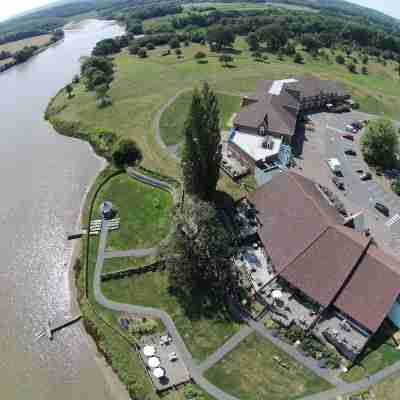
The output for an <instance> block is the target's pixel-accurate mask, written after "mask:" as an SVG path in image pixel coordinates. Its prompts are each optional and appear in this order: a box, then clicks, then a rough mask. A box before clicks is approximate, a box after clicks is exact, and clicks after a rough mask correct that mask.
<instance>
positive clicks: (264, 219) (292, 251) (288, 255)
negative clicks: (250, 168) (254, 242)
mask: <svg viewBox="0 0 400 400" xmlns="http://www.w3.org/2000/svg"><path fill="white" fill-rule="evenodd" d="M248 199H249V200H250V202H251V203H253V204H254V206H255V208H256V210H257V211H258V214H257V217H258V220H259V222H260V227H259V231H258V233H259V236H260V238H261V240H262V242H263V243H264V246H265V248H266V249H267V251H268V253H269V254H270V256H271V258H272V260H273V263H274V266H275V268H276V270H277V271H279V272H280V271H282V270H283V269H284V268H285V267H286V266H287V265H288V264H290V262H292V261H293V260H294V259H295V258H296V257H297V256H298V255H299V254H300V253H302V252H303V251H304V250H305V249H306V248H307V247H308V246H310V245H311V244H312V243H313V242H314V240H316V239H317V238H318V237H319V236H320V235H321V234H322V233H323V232H324V231H325V230H326V229H327V228H328V227H329V226H331V225H333V224H340V223H343V218H342V217H341V216H340V215H339V214H338V213H337V212H336V211H335V210H333V211H334V212H332V209H331V208H328V205H326V206H325V205H323V204H322V203H323V202H325V200H324V199H323V198H322V197H321V195H320V192H319V191H318V189H317V188H316V186H315V184H314V183H313V182H312V181H310V180H309V179H306V178H304V177H301V176H300V175H298V174H294V173H282V174H280V175H279V176H276V177H275V178H274V179H272V180H271V181H270V182H269V183H267V184H265V185H263V186H261V187H260V188H258V189H257V190H256V191H254V192H253V193H251V194H250V195H249V196H248Z"/></svg>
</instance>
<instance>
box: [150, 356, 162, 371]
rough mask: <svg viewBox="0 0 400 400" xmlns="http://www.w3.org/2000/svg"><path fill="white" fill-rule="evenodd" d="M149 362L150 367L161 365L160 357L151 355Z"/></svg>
mask: <svg viewBox="0 0 400 400" xmlns="http://www.w3.org/2000/svg"><path fill="white" fill-rule="evenodd" d="M148 363H149V367H150V368H157V367H159V366H160V359H159V358H158V357H150V358H149V361H148Z"/></svg>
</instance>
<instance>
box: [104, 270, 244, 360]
mask: <svg viewBox="0 0 400 400" xmlns="http://www.w3.org/2000/svg"><path fill="white" fill-rule="evenodd" d="M102 291H103V293H104V294H105V295H106V296H107V297H108V298H110V299H113V300H114V301H118V302H124V303H132V304H140V305H144V306H149V307H156V308H160V309H162V310H165V311H167V312H168V313H169V314H170V315H171V317H172V318H173V320H174V322H175V324H176V326H177V327H178V330H179V332H180V333H181V335H182V337H183V339H184V340H185V343H186V345H187V346H188V348H189V351H191V353H192V354H193V357H194V358H196V359H198V360H203V359H204V358H205V357H206V356H207V355H209V354H211V353H212V352H213V351H215V350H216V349H217V348H218V347H219V346H220V345H222V344H223V343H224V342H225V341H226V340H227V339H228V338H229V337H230V336H231V335H232V334H234V333H235V332H236V331H237V330H238V329H239V325H238V324H237V323H234V322H233V321H232V320H231V318H230V317H229V314H228V313H227V312H226V310H224V309H222V308H220V307H219V308H218V309H215V308H213V309H207V308H206V306H205V304H204V302H203V300H202V298H201V297H199V296H197V295H196V294H194V295H193V296H192V297H190V298H188V297H180V296H179V295H178V294H175V293H171V291H170V288H169V283H168V274H167V272H160V273H146V274H143V275H140V276H132V277H129V278H124V279H119V280H114V281H107V282H103V283H102Z"/></svg>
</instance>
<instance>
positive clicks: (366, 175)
mask: <svg viewBox="0 0 400 400" xmlns="http://www.w3.org/2000/svg"><path fill="white" fill-rule="evenodd" d="M360 179H361V180H362V181H369V180H370V179H372V175H371V173H370V172H364V173H363V174H361V176H360Z"/></svg>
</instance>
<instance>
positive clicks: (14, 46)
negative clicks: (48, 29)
mask: <svg viewBox="0 0 400 400" xmlns="http://www.w3.org/2000/svg"><path fill="white" fill-rule="evenodd" d="M50 37H51V35H40V36H34V37H31V38H28V39H22V40H17V41H16V42H10V43H5V44H2V45H0V51H9V52H11V53H15V52H16V51H18V50H21V49H22V48H24V47H25V46H43V45H45V44H47V43H48V42H49V40H50Z"/></svg>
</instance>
